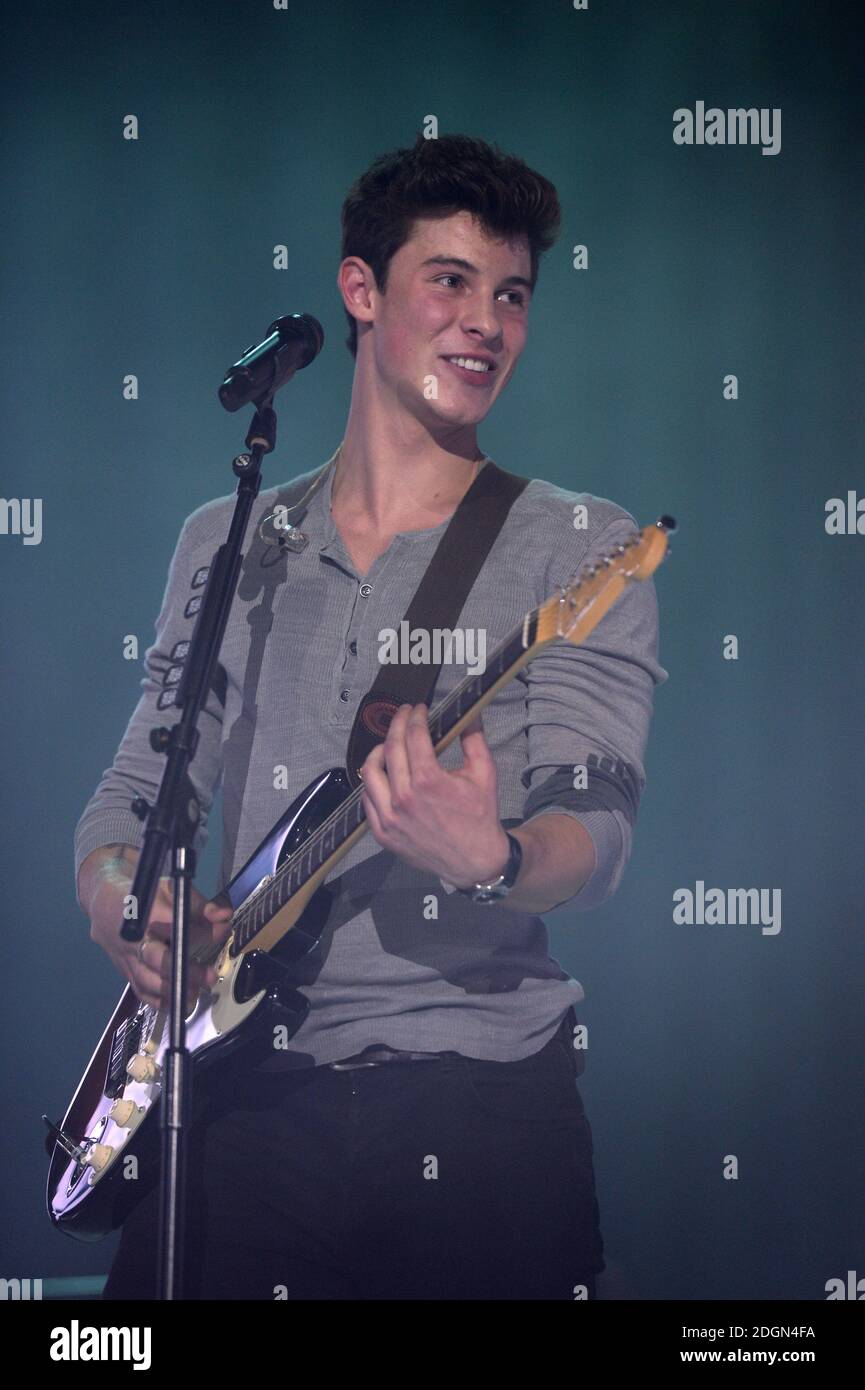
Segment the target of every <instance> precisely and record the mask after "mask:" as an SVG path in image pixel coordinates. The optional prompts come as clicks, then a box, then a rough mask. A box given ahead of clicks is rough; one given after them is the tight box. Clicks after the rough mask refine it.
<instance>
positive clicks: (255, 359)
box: [219, 314, 324, 411]
mask: <svg viewBox="0 0 865 1390" xmlns="http://www.w3.org/2000/svg"><path fill="white" fill-rule="evenodd" d="M323 346H324V329H323V328H322V326H321V324H320V323H319V321H318V319H314V318H313V317H312V314H287V315H286V316H285V317H284V318H281V319H274V321H273V323H272V324H271V325H270V327H269V328H268V330H267V337H266V338H265V339H264V341H263V342H261V343H258V344H254V345H253V346H252V347H248V348H247V349H246V351H245V352H244V354H243V356H242V357H241V358H240V359H239V361H237V362H235V363H234V364H233V365H232V366H231V367H229V369H228V371H227V372H226V374H225V380H224V381H223V383H222V385H221V386H220V388H219V399H220V400H221V401H222V404H223V405H224V406H225V409H226V410H232V411H233V410H239V409H240V407H241V406H242V405H247V404H248V403H249V402H250V401H254V402H255V404H256V405H257V406H260V405H261V404H262V402H263V401H266V400H269V399H270V397H272V396H273V395H274V393H275V392H276V391H278V390H279V388H280V386H283V385H284V384H285V382H287V381H290V380H291V378H292V377H293V376H294V374H295V372H298V371H300V369H301V367H308V366H309V364H310V362H312V361H313V359H314V358H316V357H317V356H318V354H319V353H320V352H321V349H322V347H323Z"/></svg>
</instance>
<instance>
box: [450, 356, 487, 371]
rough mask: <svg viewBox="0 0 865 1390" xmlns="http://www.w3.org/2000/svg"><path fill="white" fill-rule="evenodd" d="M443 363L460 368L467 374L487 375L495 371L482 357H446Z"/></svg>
mask: <svg viewBox="0 0 865 1390" xmlns="http://www.w3.org/2000/svg"><path fill="white" fill-rule="evenodd" d="M444 360H445V362H452V363H453V364H454V366H456V367H462V368H464V369H465V370H466V371H469V372H477V373H478V374H479V375H485V374H489V373H491V372H494V371H495V367H494V365H493V363H492V362H487V361H485V360H484V359H483V358H482V357H465V356H448V357H445V359H444Z"/></svg>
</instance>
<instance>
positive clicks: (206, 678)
mask: <svg viewBox="0 0 865 1390" xmlns="http://www.w3.org/2000/svg"><path fill="white" fill-rule="evenodd" d="M272 400H273V394H272V390H271V391H269V392H268V393H267V394H266V395H264V396H263V397H262V398H261V399H260V400H259V401H257V402H255V404H256V412H255V416H254V418H253V421H252V424H251V425H250V427H249V432H248V434H247V436H246V447H247V448H248V449H249V450H250V451H251V452H250V453H248V454H238V455H237V457H236V458H235V459H234V460H233V462H232V468H233V469H234V473H235V475H236V477H237V478H238V479H239V481H238V484H237V501H236V503H235V508H234V514H233V516H232V519H231V526H230V528H229V532H228V537H227V539H226V541H225V542H224V543H223V544H222V545H221V546H220V547H219V549H218V550H217V552H216V554H215V555H214V557H213V561H212V563H211V565H210V572H209V574H208V577H207V585H206V588H205V591H204V597H203V599H202V603H201V609H200V612H199V615H198V621H197V622H196V625H195V630H194V632H193V634H192V639H191V641H190V644H189V652H188V654H187V657H186V661H185V663H184V668H183V676H182V678H181V680H180V683H179V685H178V687H177V694H176V696H175V703H176V705H177V706H179V707H180V709H181V710H182V713H181V717H180V720H179V721H178V723H176V724H175V725H173V726H172V728H170V729H166V728H157V729H152V730H151V733H150V743H151V746H152V747H153V748H155V749H156V750H157V751H158V752H164V753H165V754H166V758H167V761H166V765H165V771H164V772H163V775H162V781H161V783H160V786H159V792H158V794H157V797H156V800H155V802H154V804H153V806H152V807H151V806H148V804H147V802H146V801H145V800H144V798H143V797H137V798H136V800H135V801H134V802H133V810H134V811H135V813H136V815H138V816H139V818H140V819H141V820H143V821H146V826H147V828H146V830H145V832H144V841H143V845H142V849H141V855H140V858H139V860H138V865H137V867H136V871H135V878H134V881H133V885H132V894H133V899H134V901H135V903H137V904H138V910H137V913H136V916H135V919H134V920H132V921H126V922H124V923H123V925H122V927H121V929H120V934H121V936H122V937H123V938H124V939H125V940H126V941H140V940H141V939H142V937H143V935H144V931H145V927H146V925H147V922H148V921H149V920H150V910H151V908H152V906H153V899H154V897H155V896H156V889H157V884H158V880H159V876H160V871H161V869H162V865H163V863H164V861H165V856H166V854H168V853H170V854H171V862H172V872H171V877H172V880H173V883H174V905H173V921H172V933H171V996H170V1006H169V1015H168V1048H167V1050H166V1052H165V1061H164V1071H163V1076H162V1108H161V1124H162V1176H161V1184H162V1185H161V1193H160V1206H159V1274H158V1290H159V1294H158V1296H159V1298H160V1299H165V1300H176V1299H180V1298H182V1297H183V1287H182V1280H183V1270H184V1237H185V1224H186V1223H185V1210H184V1206H185V1194H186V1139H187V1136H186V1126H187V1122H188V1117H189V1113H190V1107H191V1067H190V1057H189V1053H188V1051H187V1049H186V976H187V964H188V952H189V904H190V897H191V889H192V882H193V879H194V877H195V850H194V841H195V832H196V830H197V828H198V822H199V819H200V815H201V809H200V806H199V802H198V797H197V795H196V793H195V788H194V787H193V785H192V782H191V780H190V778H189V764H190V763H191V762H192V759H193V758H194V756H195V750H196V747H197V745H198V716H199V715H200V713H201V711H202V709H203V708H204V703H205V701H206V699H207V693H208V691H209V689H210V685H211V681H212V680H213V675H214V671H215V669H216V663H217V661H218V659H219V653H220V650H221V647H222V639H223V637H224V635H225V628H226V625H227V623H228V617H229V614H230V612H231V606H232V603H233V602H234V596H235V592H236V589H237V581H238V577H239V575H240V565H241V562H242V560H243V554H242V552H241V548H240V547H241V545H242V543H243V537H244V535H245V534H246V527H247V524H248V522H249V517H250V513H251V511H252V507H253V504H254V502H255V499H256V497H257V496H258V492H259V488H260V487H261V460H262V458H263V457H264V455H265V454H269V453H271V452H272V451H273V448H274V446H275V444H276V413H275V412H274V410H273V408H272V405H271V402H272Z"/></svg>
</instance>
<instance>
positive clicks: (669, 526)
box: [655, 513, 679, 531]
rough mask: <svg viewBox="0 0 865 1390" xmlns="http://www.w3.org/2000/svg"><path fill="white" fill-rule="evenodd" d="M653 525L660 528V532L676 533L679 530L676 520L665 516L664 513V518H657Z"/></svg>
mask: <svg viewBox="0 0 865 1390" xmlns="http://www.w3.org/2000/svg"><path fill="white" fill-rule="evenodd" d="M655 525H656V526H660V528H661V530H662V531H677V530H678V529H679V528H678V527H677V525H676V518H675V517H673V516H667V515H666V513H665V514H664V516H659V517H658V520H657V521H656V522H655Z"/></svg>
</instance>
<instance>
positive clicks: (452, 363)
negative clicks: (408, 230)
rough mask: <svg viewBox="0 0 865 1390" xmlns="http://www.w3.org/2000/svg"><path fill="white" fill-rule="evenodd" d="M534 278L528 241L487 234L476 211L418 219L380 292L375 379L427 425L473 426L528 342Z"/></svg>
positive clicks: (374, 344) (373, 338) (374, 338)
mask: <svg viewBox="0 0 865 1390" xmlns="http://www.w3.org/2000/svg"><path fill="white" fill-rule="evenodd" d="M530 275H531V257H530V254H529V247H528V241H527V240H526V238H525V237H521V238H518V239H516V240H515V241H506V240H502V239H499V238H497V237H494V236H490V235H489V234H488V233H487V232H486V230H485V229H484V228H483V226H482V225H481V224H480V223H479V222H478V221H477V220H476V219H475V218H474V216H473V215H472V214H471V213H469V212H457V213H454V214H452V215H451V216H450V217H446V218H441V219H435V218H420V219H418V220H417V221H416V222H415V223H414V227H413V231H412V234H411V236H410V237H409V239H408V241H407V242H406V243H405V245H403V246H401V247H400V249H399V251H397V253H396V255H395V256H394V257H393V258H392V260H391V262H390V267H389V270H388V278H387V290H386V292H385V293H384V294H381V293H379V292H376V293H375V297H374V307H375V318H374V328H373V332H372V334H370V335H369V336H370V338H371V342H372V348H373V354H374V362H375V366H376V371H377V373H378V374H379V376H380V377H381V378H383V380H384V381H385V382H386V383H387V385H388V386H389V387H390V388H391V389H392V390H393V391H394V392H395V393H396V394H397V395H398V397H399V398H400V400H401V401H402V402H403V403H404V404H405V405H406V406H407V407H408V408H409V409H410V410H411V411H412V413H413V414H415V415H417V416H418V417H419V418H421V419H424V420H426V421H428V422H429V423H430V424H433V423H436V424H438V425H442V424H450V425H455V426H460V425H474V424H476V423H477V422H478V421H480V420H482V419H483V418H484V416H485V415H486V414H487V412H488V411H489V409H490V407H491V406H492V404H493V401H494V400H495V399H496V397H497V396H498V395H500V393H501V392H502V391H503V390H504V388H505V385H506V384H507V382H508V381H509V380H510V378H511V376H512V375H513V372H514V369H515V368H516V365H517V361H518V360H519V356H520V353H521V352H522V350H523V347H524V346H525V341H526V334H527V330H528V309H529V298H530V295H531V289H530V284H529V279H530ZM458 358H460V359H462V365H460V363H458V362H457V359H458Z"/></svg>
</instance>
